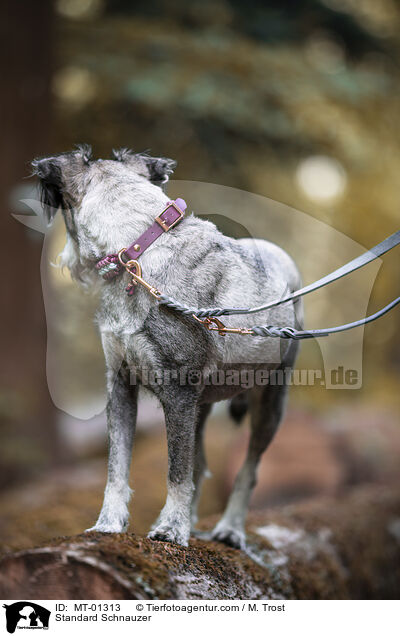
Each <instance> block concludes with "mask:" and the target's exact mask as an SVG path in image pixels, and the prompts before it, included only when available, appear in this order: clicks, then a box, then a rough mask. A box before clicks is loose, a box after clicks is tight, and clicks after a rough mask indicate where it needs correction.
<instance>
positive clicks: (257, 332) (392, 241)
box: [135, 230, 400, 340]
mask: <svg viewBox="0 0 400 636" xmlns="http://www.w3.org/2000/svg"><path fill="white" fill-rule="evenodd" d="M399 243H400V230H399V231H398V232H395V233H394V234H392V236H389V237H388V238H387V239H385V240H384V241H382V242H381V243H379V244H378V245H375V247H373V248H371V249H370V250H369V251H368V252H365V253H364V254H361V256H358V257H357V258H355V259H354V260H352V261H350V262H349V263H347V264H346V265H343V266H342V267H339V269H336V270H335V271H334V272H331V273H330V274H328V275H327V276H324V277H323V278H320V279H319V280H317V281H315V282H314V283H311V284H310V285H307V286H306V287H303V288H302V289H299V290H298V291H296V292H294V293H293V294H290V295H288V296H285V297H284V298H281V299H279V300H274V301H272V302H270V303H266V304H265V305H260V306H259V307H253V308H242V307H225V308H221V307H213V308H207V309H196V308H194V307H187V306H186V305H183V304H181V303H179V302H177V301H176V300H174V299H173V298H171V297H170V296H166V295H165V294H162V293H160V292H158V290H154V291H157V293H156V294H153V295H154V296H155V297H156V298H157V300H158V302H159V303H160V304H161V305H164V306H166V307H169V308H170V309H173V310H174V311H177V312H179V313H181V314H184V315H188V316H193V317H194V318H195V319H196V320H198V321H199V322H201V323H203V324H204V325H205V326H206V327H208V329H210V330H215V331H218V332H219V333H220V335H225V334H226V333H239V334H242V335H251V336H269V337H272V338H285V339H287V338H292V339H294V340H300V339H304V338H319V337H323V336H328V335H329V334H332V333H339V332H341V331H347V330H348V329H354V327H360V326H362V325H366V324H367V323H369V322H373V321H374V320H377V319H378V318H380V317H381V316H383V315H384V314H386V313H387V312H388V311H390V310H391V309H393V307H395V306H396V305H398V304H399V303H400V296H399V297H397V298H395V300H393V301H392V302H391V303H389V304H388V305H386V307H383V309H381V310H380V311H378V312H376V313H375V314H373V315H371V316H367V317H366V318H361V319H360V320H356V321H355V322H350V323H347V324H345V325H339V326H338V327H330V328H327V329H309V330H306V331H301V330H297V329H294V328H293V327H275V326H268V325H259V326H255V327H251V328H249V329H230V328H227V327H225V326H224V325H223V324H222V323H221V322H220V321H219V320H218V317H219V316H228V315H233V314H254V313H257V312H259V311H264V310H266V309H271V308H272V307H277V306H278V305H281V304H283V303H287V302H289V301H291V300H296V299H297V298H300V297H301V296H305V295H306V294H309V293H310V292H312V291H315V290H316V289H320V288H321V287H324V286H325V285H328V284H329V283H332V282H333V281H335V280H338V279H340V278H343V276H347V274H350V273H351V272H354V271H356V270H357V269H359V268H360V267H364V265H367V264H368V263H370V262H371V261H373V260H375V259H376V258H379V257H380V256H382V255H383V254H386V252H388V251H389V250H391V249H392V248H393V247H396V246H397V245H399ZM135 278H136V277H135ZM138 278H139V277H138ZM137 282H140V281H139V280H137ZM213 325H216V326H213Z"/></svg>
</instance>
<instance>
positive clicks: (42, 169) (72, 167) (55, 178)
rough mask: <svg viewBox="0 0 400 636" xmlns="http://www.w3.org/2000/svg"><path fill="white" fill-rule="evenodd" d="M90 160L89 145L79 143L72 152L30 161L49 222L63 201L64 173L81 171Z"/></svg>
mask: <svg viewBox="0 0 400 636" xmlns="http://www.w3.org/2000/svg"><path fill="white" fill-rule="evenodd" d="M91 160H92V148H91V146H89V145H88V144H81V145H78V146H77V147H76V150H73V151H72V152H64V153H61V154H59V155H54V156H53V157H44V158H42V159H34V160H33V161H32V164H31V165H32V169H33V173H32V174H33V175H36V176H37V177H39V186H40V200H41V202H42V205H43V209H44V213H45V216H46V218H47V221H48V222H49V223H50V222H51V221H52V220H53V218H54V217H55V215H56V212H57V210H58V208H59V207H62V206H63V204H64V203H65V201H64V187H65V182H66V175H67V174H70V175H73V174H77V173H80V172H82V170H83V169H84V168H86V167H87V166H88V165H89V164H90V162H91ZM67 181H68V179H67ZM67 189H68V188H67Z"/></svg>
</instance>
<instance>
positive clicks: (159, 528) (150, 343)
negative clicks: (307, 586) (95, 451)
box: [32, 146, 302, 548]
mask: <svg viewBox="0 0 400 636" xmlns="http://www.w3.org/2000/svg"><path fill="white" fill-rule="evenodd" d="M32 165H33V168H34V173H35V174H36V175H37V176H38V178H39V181H40V185H41V193H42V201H43V204H44V208H45V210H46V212H47V215H48V219H49V221H50V220H51V219H52V217H53V216H54V214H55V212H56V211H57V209H58V208H61V211H62V214H63V217H64V221H65V226H66V231H67V240H66V245H65V248H64V250H63V252H62V254H61V259H60V260H61V265H63V266H67V267H68V268H69V270H70V272H71V274H72V276H73V277H74V278H75V279H76V280H78V281H81V282H82V283H83V284H86V285H92V284H94V281H95V278H96V279H98V281H97V283H98V284H97V287H98V288H99V298H100V302H99V309H98V314H97V322H98V325H99V329H100V334H101V339H102V345H103V349H104V355H105V361H106V369H107V391H108V404H107V418H108V441H109V460H108V478H107V485H106V488H105V492H104V502H103V506H102V509H101V512H100V515H99V518H98V520H97V522H96V524H95V525H94V526H93V528H90V530H95V531H98V532H122V531H124V530H126V528H127V525H128V518H129V511H128V502H129V498H130V495H131V490H130V488H129V469H130V462H131V454H132V446H133V440H134V432H135V422H136V411H137V397H138V387H139V386H140V384H141V380H142V384H143V369H146V370H147V371H149V370H150V371H153V372H155V373H156V374H157V377H158V378H159V377H164V376H162V372H164V371H165V370H169V371H170V373H169V376H168V377H169V381H168V382H162V381H161V382H159V381H157V382H154V383H153V384H152V385H151V386H149V387H148V388H149V389H150V390H151V391H152V392H153V393H154V394H155V396H156V397H157V398H158V400H159V402H160V403H161V405H162V407H163V410H164V415H165V423H166V431H167V444H168V480H167V482H168V495H167V500H166V503H165V505H164V507H163V509H162V511H161V513H160V515H159V517H158V519H157V520H156V522H155V523H154V525H153V526H152V529H151V531H150V533H149V535H148V536H149V537H150V538H151V539H154V540H159V541H171V542H174V543H179V544H181V545H184V546H186V545H188V540H189V537H190V533H191V531H193V530H194V526H195V524H196V522H197V504H198V500H199V496H200V488H201V484H202V480H203V478H204V475H205V472H206V461H205V456H204V449H203V432H204V425H205V421H206V418H207V416H208V414H209V412H210V410H211V407H212V404H213V403H214V402H217V401H220V400H225V399H230V400H231V413H232V414H233V415H235V414H236V415H237V417H238V419H239V415H243V414H244V412H245V410H246V409H247V405H248V407H249V411H250V416H251V417H250V420H251V421H250V425H251V436H250V441H249V447H248V451H247V456H246V459H245V462H244V464H243V466H242V468H241V470H240V472H239V474H238V476H237V478H236V481H235V484H234V487H233V490H232V493H231V495H230V498H229V501H228V503H227V507H226V510H225V512H224V514H223V516H222V518H221V520H220V521H219V522H218V523H217V525H216V527H215V528H214V530H213V531H212V533H211V537H212V538H213V539H214V540H218V541H222V542H224V543H227V544H229V545H232V546H235V547H240V548H242V547H244V546H245V516H246V511H247V507H248V502H249V498H250V495H251V492H252V489H253V487H254V485H255V482H256V471H257V465H258V463H259V460H260V457H261V455H262V453H263V452H264V450H265V449H266V448H267V446H268V445H269V443H270V442H271V440H272V438H273V436H274V434H275V431H276V430H277V428H278V425H279V422H280V420H281V418H282V415H283V410H284V404H285V397H286V392H287V386H286V384H285V383H282V382H280V383H279V382H275V383H271V382H270V383H269V384H268V383H266V382H259V383H258V382H255V383H254V386H250V388H249V385H248V384H246V385H245V386H243V384H241V383H240V382H234V381H232V377H238V376H234V375H232V372H233V371H240V372H242V371H243V370H246V371H247V372H248V371H251V372H253V373H254V372H255V371H257V370H261V371H262V372H263V373H264V374H268V373H269V372H270V370H271V369H283V368H285V369H287V368H289V369H290V368H292V366H293V364H294V360H295V357H296V352H297V342H296V341H295V340H279V339H273V338H270V337H260V336H256V337H252V336H244V335H226V336H225V337H221V336H220V335H219V334H218V333H217V332H215V331H209V330H207V329H206V328H205V327H204V326H202V325H201V324H199V323H198V322H197V321H196V320H195V319H193V318H192V317H191V316H182V315H181V314H177V313H176V312H174V311H173V310H172V309H168V308H166V307H163V306H161V305H159V304H158V303H157V301H156V300H155V299H154V298H153V297H152V296H151V295H150V294H148V293H147V291H146V289H143V287H140V286H139V285H138V286H137V287H136V290H135V293H134V294H132V295H127V293H126V291H125V288H126V284H127V274H126V273H125V272H124V273H122V275H121V276H116V277H115V278H113V279H112V280H102V279H100V277H99V276H98V273H97V270H96V268H95V265H96V262H97V261H99V259H101V258H102V257H103V256H104V255H105V254H110V253H113V254H115V253H118V252H119V250H121V248H124V247H126V246H127V245H130V244H131V243H132V241H134V240H135V238H136V237H138V236H139V235H141V234H142V233H143V232H144V231H145V230H146V229H147V228H149V226H150V225H151V224H152V223H153V222H154V219H155V217H156V216H158V215H159V214H160V212H162V210H163V209H164V208H165V207H166V205H167V203H168V201H169V199H168V197H167V196H166V194H165V192H164V184H165V183H166V182H167V181H168V177H169V175H170V174H171V173H172V171H173V169H174V167H175V162H174V161H172V160H171V159H163V158H153V157H150V156H149V155H147V154H144V153H139V154H135V153H133V152H131V151H129V150H126V149H122V150H120V151H114V153H113V159H110V160H102V159H98V160H94V159H92V155H91V149H90V147H88V146H80V147H78V149H77V150H76V151H73V152H68V153H63V154H59V155H56V156H52V157H48V158H43V159H37V160H35V161H33V164H32ZM140 265H141V267H142V272H143V274H142V275H143V278H144V279H145V280H146V281H148V282H149V283H150V284H151V285H154V286H156V287H157V288H159V289H160V290H162V291H163V292H164V293H165V294H168V295H169V296H171V297H173V298H175V299H177V300H179V301H180V302H182V303H184V304H186V305H189V306H190V307H216V306H218V307H235V306H240V307H254V306H256V305H260V304H261V303H265V302H268V301H269V300H273V299H276V298H282V297H283V296H284V295H285V294H287V293H289V292H292V291H294V290H296V289H298V288H299V287H300V277H299V274H298V271H297V269H296V266H295V265H294V263H293V262H292V260H291V259H290V257H289V256H288V255H287V254H286V253H285V252H284V251H283V250H281V249H280V248H279V247H277V246H276V245H274V244H272V243H269V242H267V241H264V240H251V239H248V238H247V239H238V240H235V239H232V238H229V237H227V236H224V235H223V234H221V232H219V230H218V229H217V228H216V226H215V225H214V224H213V223H211V222H209V221H206V220H204V219H201V218H198V217H195V216H193V215H190V216H187V217H186V218H185V219H183V220H182V221H181V222H180V223H179V224H178V225H176V227H174V229H173V230H172V231H170V232H165V233H163V234H162V235H161V236H160V237H159V238H158V239H157V241H155V242H154V243H153V244H152V245H151V246H150V247H149V249H148V250H146V252H145V253H144V254H143V256H141V259H140ZM301 313H302V308H301V301H300V302H298V303H297V304H296V305H294V304H293V303H288V304H286V305H281V306H278V307H276V308H274V309H272V310H269V311H267V312H265V311H264V312H261V313H259V314H255V315H247V316H244V315H243V316H237V315H235V316H230V317H229V318H227V319H226V321H225V319H224V322H226V325H227V326H229V327H238V326H245V327H251V326H252V325H255V324H266V323H268V324H269V325H279V326H282V325H285V326H292V327H294V326H298V325H299V324H301V322H302V316H301ZM182 369H187V370H188V374H187V375H186V376H185V377H186V379H185V380H184V381H182V373H181V371H182ZM173 371H174V372H175V373H173ZM193 371H195V372H196V373H197V374H198V377H200V381H190V378H191V375H190V373H191V372H193ZM228 371H229V373H228ZM160 372H161V376H160ZM217 372H218V373H219V375H218V378H219V381H218V382H213V381H212V378H213V377H215V374H216V373H217ZM221 372H224V373H225V375H224V376H223V377H224V378H225V379H226V380H225V382H221V381H220V377H221V375H220V374H221ZM192 374H193V373H192ZM240 377H242V376H240ZM264 377H265V375H264ZM228 378H230V381H229V380H228ZM192 379H193V378H192Z"/></svg>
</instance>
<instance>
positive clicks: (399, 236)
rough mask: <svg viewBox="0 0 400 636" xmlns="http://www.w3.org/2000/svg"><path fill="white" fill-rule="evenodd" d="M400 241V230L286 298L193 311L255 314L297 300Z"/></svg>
mask: <svg viewBox="0 0 400 636" xmlns="http://www.w3.org/2000/svg"><path fill="white" fill-rule="evenodd" d="M399 243H400V230H399V231H397V232H395V233H394V234H392V236H389V237H388V238H386V239H385V240H384V241H382V243H378V245H375V247H372V248H371V249H370V250H369V251H368V252H364V254H361V255H360V256H357V258H355V259H354V260H352V261H350V262H349V263H346V265H342V267H339V269H336V270H335V271H334V272H331V273H330V274H328V275H327V276H324V277H323V278H320V279H319V280H317V281H315V282H314V283H311V284H310V285H306V287H303V288H302V289H299V290H298V291H295V292H294V293H293V294H290V295H289V296H285V297H284V298H280V299H278V300H273V301H272V302H270V303H266V304H265V305H260V306H259V307H253V308H243V307H225V308H221V307H213V308H207V309H198V310H195V311H193V312H192V313H194V314H195V315H196V316H197V317H198V318H207V317H217V316H231V315H234V314H255V313H257V312H259V311H264V310H265V309H271V308H272V307H277V306H278V305H282V304H283V303H287V302H289V301H290V300H295V299H296V298H300V297H301V296H305V295H306V294H309V293H310V292H313V291H315V290H316V289H320V288H321V287H325V285H329V283H333V282H334V281H335V280H339V278H343V276H347V275H348V274H351V273H352V272H355V271H356V270H357V269H360V267H364V265H367V264H368V263H371V262H372V261H374V260H375V259H376V258H379V257H380V256H382V255H383V254H386V252H388V251H389V250H391V249H393V248H394V247H396V246H397V245H399Z"/></svg>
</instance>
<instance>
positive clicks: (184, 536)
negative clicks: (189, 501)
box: [147, 524, 190, 547]
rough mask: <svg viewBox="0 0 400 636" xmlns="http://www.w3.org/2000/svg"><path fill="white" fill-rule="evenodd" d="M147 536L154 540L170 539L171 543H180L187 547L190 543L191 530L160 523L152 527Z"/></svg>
mask: <svg viewBox="0 0 400 636" xmlns="http://www.w3.org/2000/svg"><path fill="white" fill-rule="evenodd" d="M147 536H148V538H149V539H153V541H169V542H170V543H178V544H179V545H183V546H185V547H187V546H188V545H189V536H190V532H189V531H186V529H182V528H180V527H179V526H169V525H166V524H160V525H159V526H156V527H154V528H152V530H150V532H149V534H148V535H147Z"/></svg>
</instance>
